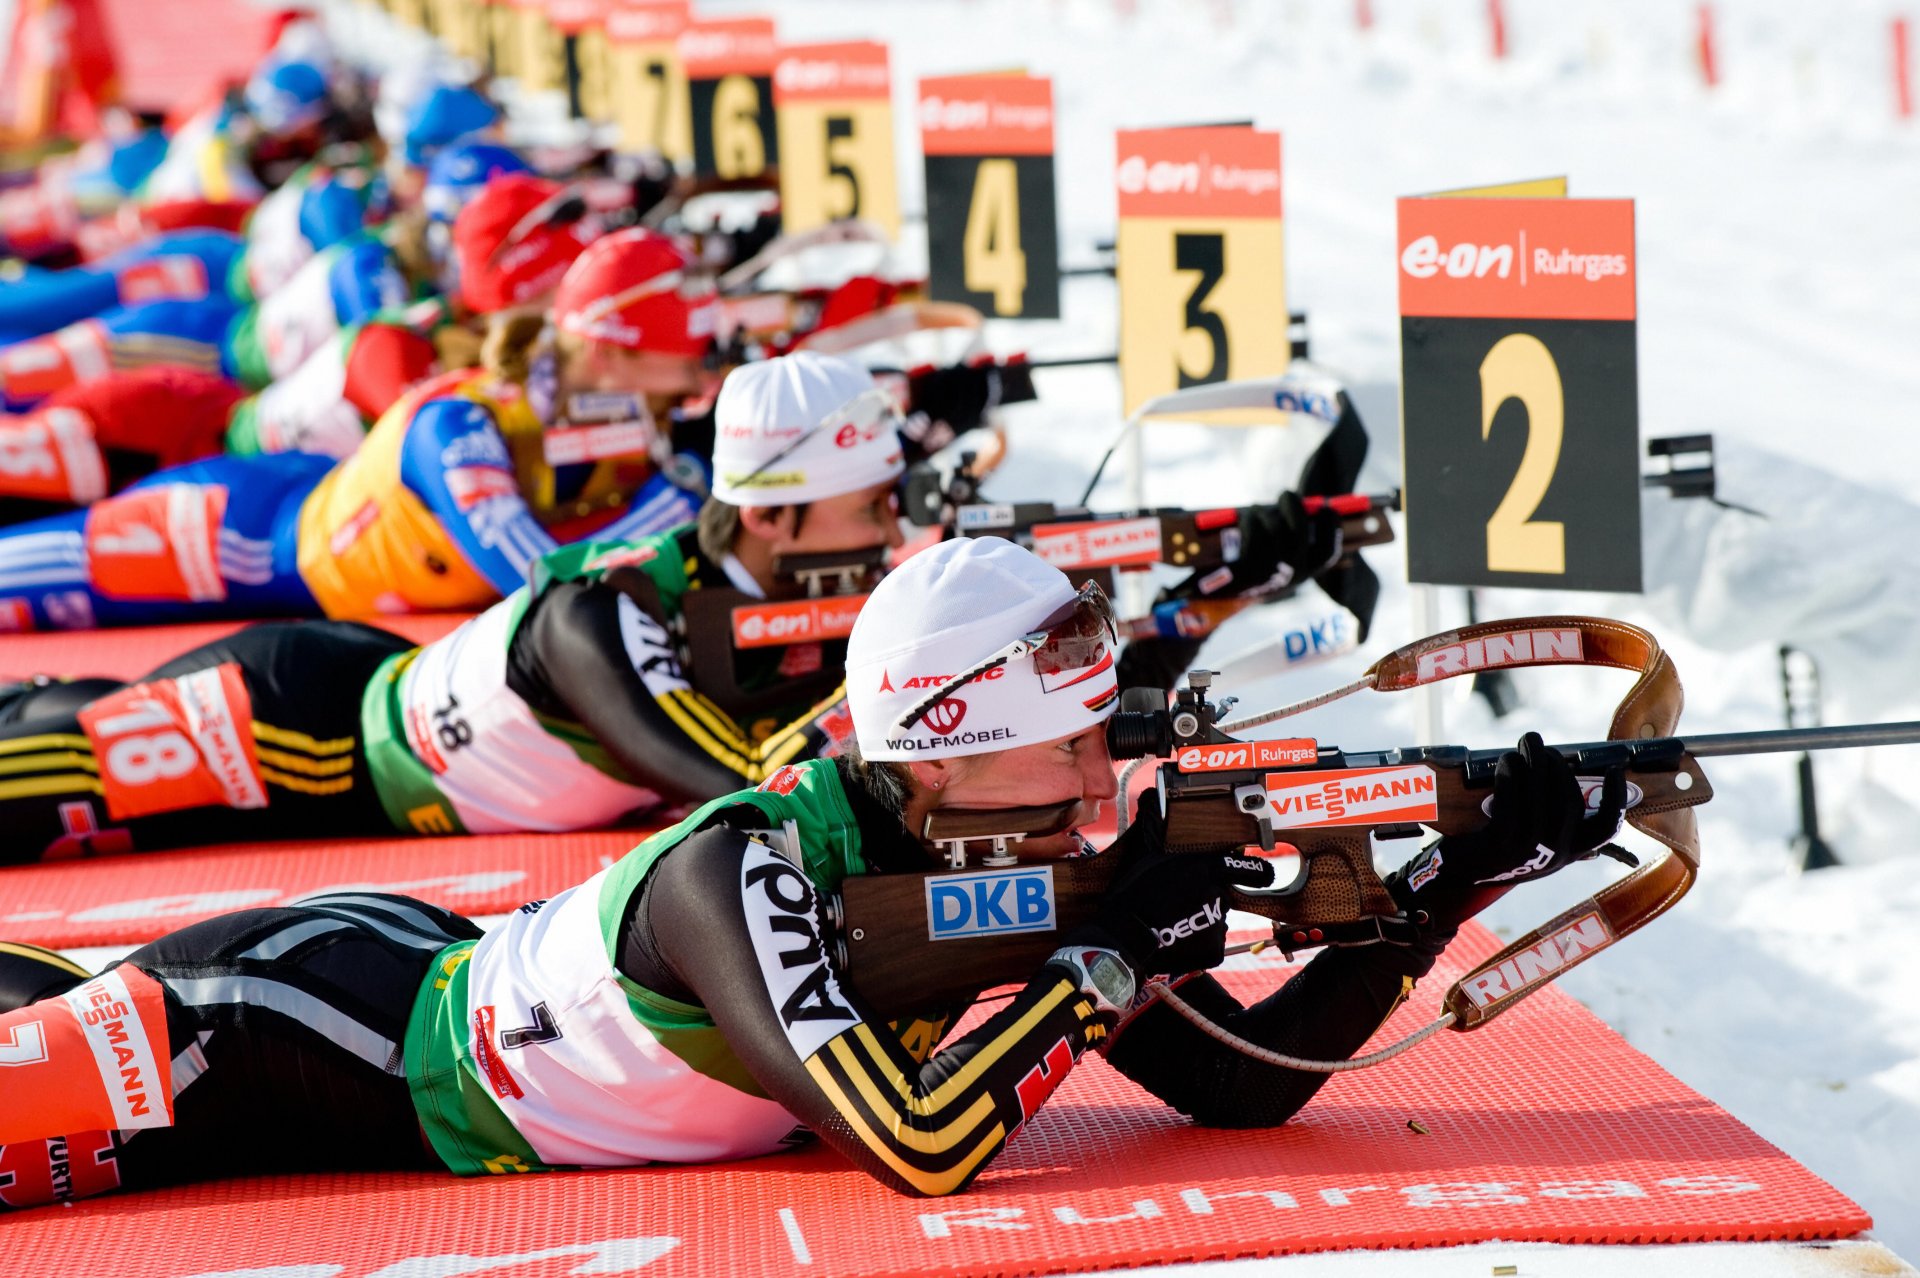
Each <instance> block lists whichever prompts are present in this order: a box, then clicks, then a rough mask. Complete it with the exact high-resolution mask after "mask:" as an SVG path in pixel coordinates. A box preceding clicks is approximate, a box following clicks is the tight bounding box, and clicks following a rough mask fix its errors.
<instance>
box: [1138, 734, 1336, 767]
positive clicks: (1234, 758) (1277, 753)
mask: <svg viewBox="0 0 1920 1278" xmlns="http://www.w3.org/2000/svg"><path fill="white" fill-rule="evenodd" d="M1319 757H1320V745H1319V743H1318V742H1316V741H1312V740H1309V739H1306V738H1291V739H1288V740H1285V741H1232V742H1222V743H1220V744H1218V745H1197V746H1188V747H1186V748H1185V749H1183V750H1181V751H1180V752H1179V753H1178V754H1176V755H1174V756H1173V762H1174V766H1175V767H1177V768H1179V769H1180V770H1181V771H1182V772H1228V771H1232V770H1234V769H1236V768H1293V767H1298V766H1300V765H1301V764H1303V763H1312V762H1313V761H1314V760H1315V759H1317V758H1319Z"/></svg>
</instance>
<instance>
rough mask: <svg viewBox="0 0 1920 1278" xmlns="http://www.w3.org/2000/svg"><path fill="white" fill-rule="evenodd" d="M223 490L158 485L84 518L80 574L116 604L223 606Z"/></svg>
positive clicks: (101, 504) (100, 504)
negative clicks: (84, 544) (156, 601)
mask: <svg viewBox="0 0 1920 1278" xmlns="http://www.w3.org/2000/svg"><path fill="white" fill-rule="evenodd" d="M226 511H227V487H226V485H225V484H160V485H157V486H155V487H153V488H136V489H134V490H133V491H131V492H124V493H121V494H120V495H118V496H116V497H109V498H108V499H107V500H105V501H103V502H97V503H95V504H94V506H93V507H92V508H91V509H89V510H88V511H87V530H86V538H87V571H88V573H89V575H90V576H91V577H92V579H93V588H94V589H95V590H97V591H99V592H100V593H101V594H103V595H107V596H109V597H112V598H116V599H190V600H195V601H202V602H204V601H207V600H217V599H225V598H226V597H227V583H226V581H225V580H224V579H223V578H222V577H221V576H220V520H221V518H222V517H223V516H225V514H226Z"/></svg>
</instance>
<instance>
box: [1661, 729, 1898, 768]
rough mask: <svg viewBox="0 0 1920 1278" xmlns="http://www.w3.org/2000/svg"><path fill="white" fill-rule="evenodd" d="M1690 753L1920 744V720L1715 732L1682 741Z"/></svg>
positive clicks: (1757, 752) (1709, 755) (1696, 754)
mask: <svg viewBox="0 0 1920 1278" xmlns="http://www.w3.org/2000/svg"><path fill="white" fill-rule="evenodd" d="M1681 739H1682V740H1684V741H1685V742H1686V743H1687V753H1689V754H1691V755H1694V756H1696V757H1699V758H1706V757H1711V756H1713V755H1717V754H1778V753H1783V752H1788V751H1795V750H1845V749H1848V748H1851V747H1855V746H1884V745H1913V744H1915V743H1920V719H1908V720H1906V721H1905V722H1902V723H1848V724H1838V725H1836V726H1834V727H1831V728H1776V729H1770V730H1764V731H1760V732H1714V733H1708V734H1706V735H1704V736H1697V737H1696V736H1687V737H1683V738H1681Z"/></svg>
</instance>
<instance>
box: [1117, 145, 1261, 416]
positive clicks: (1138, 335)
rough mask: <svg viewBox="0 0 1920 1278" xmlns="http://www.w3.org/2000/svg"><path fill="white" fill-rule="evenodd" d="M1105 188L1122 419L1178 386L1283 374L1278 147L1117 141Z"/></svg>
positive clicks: (1177, 388)
mask: <svg viewBox="0 0 1920 1278" xmlns="http://www.w3.org/2000/svg"><path fill="white" fill-rule="evenodd" d="M1114 181H1115V185H1116V186H1117V187H1118V188H1119V197H1120V231H1119V236H1118V240H1117V250H1116V254H1117V259H1118V273H1119V280H1120V380H1121V385H1122V388H1123V391H1124V395H1125V405H1126V411H1127V412H1129V413H1131V412H1133V411H1134V410H1135V409H1136V408H1138V407H1140V405H1141V404H1143V403H1145V402H1146V401H1148V400H1150V399H1152V398H1154V397H1155V396H1157V395H1165V394H1167V393H1169V392H1171V391H1176V390H1181V389H1183V388H1185V387H1188V386H1200V385H1204V384H1206V383H1209V382H1224V381H1237V380H1240V379H1242V378H1249V377H1273V376H1277V375H1279V374H1280V373H1281V372H1283V371H1285V369H1286V366H1287V361H1288V359H1289V358H1291V355H1292V347H1291V343H1290V342H1289V340H1288V337H1287V296H1286V272H1285V266H1284V256H1285V255H1284V246H1285V245H1284V237H1283V234H1282V225H1281V205H1280V135H1279V134H1278V133H1263V132H1260V131H1259V130H1257V129H1252V128H1247V127H1244V126H1233V127H1208V128H1189V129H1149V130H1143V131H1136V132H1122V133H1121V134H1120V135H1119V163H1118V166H1117V167H1116V168H1115V170H1114Z"/></svg>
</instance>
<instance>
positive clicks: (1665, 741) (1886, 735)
mask: <svg viewBox="0 0 1920 1278" xmlns="http://www.w3.org/2000/svg"><path fill="white" fill-rule="evenodd" d="M1912 744H1920V720H1911V719H1910V720H1907V721H1905V722H1902V723H1850V724H1839V725H1836V726H1834V727H1829V728H1769V729H1762V730H1760V731H1757V732H1709V733H1702V734H1700V735H1698V736H1687V737H1654V738H1650V739H1645V740H1634V741H1583V742H1580V743H1578V744H1562V743H1556V744H1555V745H1554V747H1553V748H1554V749H1556V750H1558V751H1559V752H1560V753H1561V754H1562V755H1564V756H1566V758H1567V760H1568V761H1569V762H1571V763H1572V764H1573V765H1574V766H1575V767H1589V768H1596V769H1598V768H1610V767H1614V766H1617V765H1619V764H1623V763H1624V764H1627V765H1628V766H1656V767H1657V766H1661V765H1663V764H1671V763H1675V762H1677V761H1678V760H1679V758H1680V756H1681V755H1682V754H1683V753H1684V754H1691V755H1693V756H1694V757H1695V758H1712V757H1714V756H1716V755H1730V754H1793V753H1799V752H1802V751H1806V750H1843V749H1850V748H1857V747H1860V746H1886V745H1912ZM1504 753H1505V751H1504V750H1467V749H1463V748H1462V747H1460V746H1433V747H1425V748H1422V747H1414V748H1413V749H1411V750H1387V751H1380V752H1375V753H1367V754H1355V753H1347V754H1345V756H1344V766H1346V767H1349V768H1357V767H1382V766H1392V765H1395V764H1400V763H1417V762H1423V761H1432V762H1436V763H1446V762H1464V763H1465V765H1466V779H1467V782H1468V784H1470V785H1484V784H1487V783H1489V782H1491V781H1492V780H1493V775H1494V770H1495V769H1496V768H1497V767H1498V766H1499V763H1500V756H1501V755H1502V754H1504Z"/></svg>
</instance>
